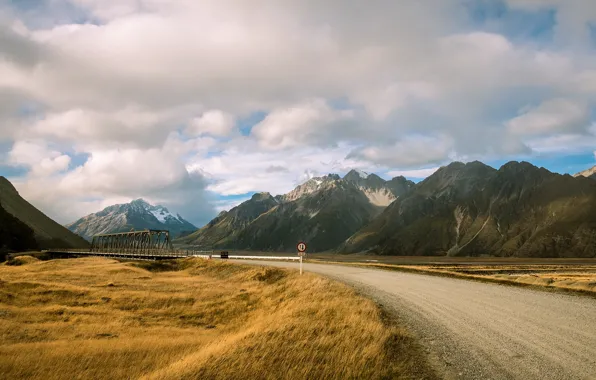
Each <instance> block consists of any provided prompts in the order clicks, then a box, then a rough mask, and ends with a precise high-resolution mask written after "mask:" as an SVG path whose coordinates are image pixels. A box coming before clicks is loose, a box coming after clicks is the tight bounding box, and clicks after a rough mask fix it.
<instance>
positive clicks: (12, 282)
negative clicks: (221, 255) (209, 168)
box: [0, 257, 434, 379]
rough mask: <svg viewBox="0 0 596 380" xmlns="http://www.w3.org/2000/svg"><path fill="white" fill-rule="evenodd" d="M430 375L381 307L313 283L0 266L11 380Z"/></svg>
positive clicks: (0, 370) (95, 264)
mask: <svg viewBox="0 0 596 380" xmlns="http://www.w3.org/2000/svg"><path fill="white" fill-rule="evenodd" d="M7 264H12V265H7ZM427 368H428V367H427V366H426V364H425V362H424V360H423V356H422V355H421V351H420V349H419V348H418V346H417V345H416V343H415V342H414V341H413V339H412V338H411V337H409V336H408V334H407V333H406V332H405V331H403V330H401V329H400V328H398V327H396V325H395V324H394V322H392V321H391V320H390V319H388V318H387V317H386V316H384V314H383V313H382V312H381V311H380V310H379V309H378V307H377V306H376V305H375V304H374V303H373V302H372V301H369V300H367V299H365V298H363V297H360V296H359V295H358V294H356V293H355V291H354V290H353V289H351V288H349V287H347V286H345V285H343V284H340V283H336V282H333V281H330V280H327V279H325V278H322V277H319V276H316V275H313V274H304V275H302V276H300V275H298V274H297V273H296V271H286V270H281V269H276V268H263V267H255V266H242V265H234V264H230V263H226V262H221V261H208V260H202V259H184V260H177V261H169V262H128V263H124V262H119V261H116V260H111V259H104V258H82V259H69V260H52V261H38V260H37V259H34V258H28V257H21V258H17V259H14V260H11V262H9V263H5V264H3V265H0V378H3V379H22V378H27V379H116V378H117V379H120V378H127V379H135V378H138V379H190V378H193V379H195V378H201V379H219V378H221V379H224V378H225V379H252V378H264V379H282V378H283V379H304V378H309V379H315V378H316V379H334V378H337V379H348V378H372V379H374V378H397V379H399V378H404V379H409V378H433V377H434V375H433V374H432V373H431V372H430V371H429V370H428V369H427Z"/></svg>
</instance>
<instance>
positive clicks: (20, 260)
mask: <svg viewBox="0 0 596 380" xmlns="http://www.w3.org/2000/svg"><path fill="white" fill-rule="evenodd" d="M38 261H39V259H37V258H35V257H33V256H29V255H23V256H17V257H14V258H11V259H9V260H8V261H6V262H5V263H4V265H12V266H19V265H26V264H31V263H35V262H38Z"/></svg>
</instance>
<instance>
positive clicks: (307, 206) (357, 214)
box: [177, 170, 414, 251]
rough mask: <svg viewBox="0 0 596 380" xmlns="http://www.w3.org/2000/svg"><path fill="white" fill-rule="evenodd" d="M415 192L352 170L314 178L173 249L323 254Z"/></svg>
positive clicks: (222, 217) (265, 196)
mask: <svg viewBox="0 0 596 380" xmlns="http://www.w3.org/2000/svg"><path fill="white" fill-rule="evenodd" d="M413 186H414V182H412V181H408V180H406V179H405V178H404V177H396V178H393V179H392V180H390V181H385V180H384V179H382V178H381V177H379V176H377V175H376V174H367V173H363V172H359V171H356V170H352V171H350V172H349V173H348V174H346V175H345V176H344V177H343V178H341V177H340V176H339V175H337V174H329V175H326V176H322V177H315V178H311V179H309V180H308V181H306V182H305V183H303V184H301V185H299V186H298V187H296V188H295V189H294V190H292V191H291V192H289V193H287V194H284V195H278V196H275V197H274V196H272V195H271V194H269V193H258V194H255V195H253V197H252V198H251V199H250V200H248V201H246V202H244V203H242V204H240V205H239V206H237V207H234V208H232V209H231V210H230V211H227V212H222V213H220V214H219V216H217V217H216V218H215V219H213V220H212V221H211V222H210V223H208V224H207V225H206V226H204V227H203V228H201V229H199V230H198V231H196V232H195V233H193V234H190V235H188V236H185V237H184V238H182V239H179V240H178V241H177V243H180V244H184V245H192V246H195V247H198V248H202V249H211V248H230V249H247V250H260V251H291V250H294V249H295V247H296V243H297V242H298V241H300V240H304V241H308V244H309V250H312V251H326V250H330V249H333V248H335V247H337V246H338V245H339V244H341V243H342V242H344V241H345V240H346V239H347V238H349V237H350V236H351V235H352V234H353V233H355V232H356V231H358V230H359V229H360V228H361V227H363V226H365V225H366V224H367V223H369V222H370V221H372V220H373V219H374V218H375V217H376V216H378V215H379V214H380V213H381V212H382V211H383V210H384V209H385V208H386V207H387V206H388V205H389V204H391V203H392V202H393V201H395V200H396V199H397V198H398V197H399V196H401V195H402V194H405V193H407V192H408V191H409V190H410V189H411V188H412V187H413Z"/></svg>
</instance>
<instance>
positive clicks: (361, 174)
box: [354, 169, 370, 179]
mask: <svg viewBox="0 0 596 380" xmlns="http://www.w3.org/2000/svg"><path fill="white" fill-rule="evenodd" d="M354 171H355V172H356V173H358V175H359V176H360V178H362V179H367V178H368V176H369V175H370V174H368V173H367V172H364V171H362V170H360V169H354Z"/></svg>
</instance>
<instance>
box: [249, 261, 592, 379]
mask: <svg viewBox="0 0 596 380" xmlns="http://www.w3.org/2000/svg"><path fill="white" fill-rule="evenodd" d="M242 263H247V261H242ZM251 263H252V264H261V265H273V266H279V267H286V268H298V265H299V264H297V263H289V262H271V261H269V262H267V261H258V262H251ZM304 270H305V271H309V272H316V273H319V274H323V275H326V276H329V277H332V278H335V279H338V280H341V281H343V282H346V283H348V284H350V285H353V286H355V287H356V288H358V289H359V290H361V291H362V292H363V293H364V294H366V295H367V296H369V297H371V298H373V299H374V300H376V301H377V302H379V303H381V304H382V305H383V307H385V308H387V309H389V310H390V311H392V312H394V313H396V314H397V315H398V316H399V317H400V319H401V321H403V322H404V324H405V325H406V327H408V328H409V329H410V331H412V332H413V333H414V334H415V335H417V336H418V338H419V339H420V341H421V343H422V345H423V346H424V347H425V349H426V350H427V353H428V354H429V358H430V359H431V363H433V365H434V366H435V367H436V369H437V371H438V372H439V374H441V375H442V377H444V378H446V379H524V380H526V379H541V380H544V379H565V380H570V379H591V380H594V379H596V299H594V298H589V297H585V296H579V295H578V296H576V295H570V294H558V293H550V292H543V291H539V290H532V289H528V288H519V287H512V286H506V285H496V284H486V283H480V282H474V281H467V280H461V279H454V278H445V277H436V276H427V275H422V274H412V273H403V272H395V271H387V270H379V269H368V268H358V267H351V266H342V265H328V264H312V263H305V264H304Z"/></svg>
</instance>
